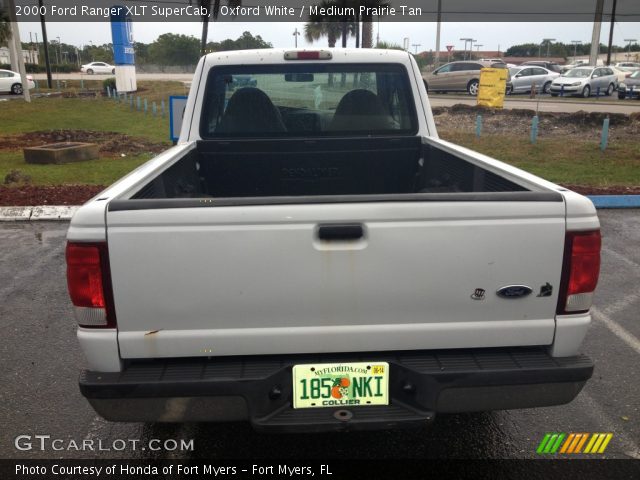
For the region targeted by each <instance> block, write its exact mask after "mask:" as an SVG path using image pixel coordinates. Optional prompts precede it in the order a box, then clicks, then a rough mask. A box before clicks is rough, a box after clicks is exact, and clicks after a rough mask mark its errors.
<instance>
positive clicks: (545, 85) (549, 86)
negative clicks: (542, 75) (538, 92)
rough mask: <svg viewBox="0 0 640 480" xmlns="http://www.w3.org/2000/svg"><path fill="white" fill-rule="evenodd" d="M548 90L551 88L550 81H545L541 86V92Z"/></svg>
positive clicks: (547, 91)
mask: <svg viewBox="0 0 640 480" xmlns="http://www.w3.org/2000/svg"><path fill="white" fill-rule="evenodd" d="M549 90H551V82H547V83H545V84H544V86H543V87H542V93H549Z"/></svg>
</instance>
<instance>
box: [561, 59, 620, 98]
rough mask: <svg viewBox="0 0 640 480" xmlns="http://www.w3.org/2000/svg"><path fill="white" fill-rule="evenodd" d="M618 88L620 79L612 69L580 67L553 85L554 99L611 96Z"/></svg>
mask: <svg viewBox="0 0 640 480" xmlns="http://www.w3.org/2000/svg"><path fill="white" fill-rule="evenodd" d="M617 86H618V77H617V76H616V74H615V73H614V72H613V70H612V69H611V68H610V67H578V68H574V69H572V70H569V71H568V72H566V73H563V74H562V75H561V76H560V77H558V78H556V79H555V80H554V81H553V83H552V84H551V88H550V90H549V91H550V93H551V96H552V97H557V96H558V95H578V96H582V97H585V98H588V97H590V96H591V95H593V94H600V95H607V96H610V95H611V94H612V93H613V92H614V91H615V89H616V88H617Z"/></svg>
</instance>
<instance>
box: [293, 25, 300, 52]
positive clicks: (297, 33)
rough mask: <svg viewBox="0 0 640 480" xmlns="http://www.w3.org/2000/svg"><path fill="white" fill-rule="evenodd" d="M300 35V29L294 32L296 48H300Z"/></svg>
mask: <svg viewBox="0 0 640 480" xmlns="http://www.w3.org/2000/svg"><path fill="white" fill-rule="evenodd" d="M299 35H300V32H299V31H298V27H296V29H295V30H294V31H293V38H295V39H296V48H298V36H299Z"/></svg>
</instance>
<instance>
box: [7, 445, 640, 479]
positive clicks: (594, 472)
mask: <svg viewBox="0 0 640 480" xmlns="http://www.w3.org/2000/svg"><path fill="white" fill-rule="evenodd" d="M274 441H277V439H275V437H274ZM336 441H338V440H336ZM0 478H2V480H35V479H40V480H50V479H55V480H67V479H68V480H72V479H73V480H90V479H91V480H96V479H97V480H121V479H129V480H130V479H142V478H144V479H147V480H169V479H202V478H232V479H238V480H245V479H263V480H267V479H285V478H287V479H303V478H304V479H307V478H314V479H325V480H339V479H343V478H344V479H349V480H358V479H362V480H364V479H366V480H375V479H393V480H396V479H397V480H412V479H427V478H437V479H439V480H442V479H448V478H455V479H460V480H462V479H474V480H480V479H492V480H494V479H518V480H528V479H536V480H538V479H545V480H548V479H554V478H562V479H563V480H564V479H574V478H579V479H581V480H591V479H598V480H607V479H615V480H637V479H638V478H640V460H583V459H566V460H546V459H539V460H486V461H480V460H458V461H455V460H446V461H444V460H443V461H440V460H430V461H429V460H402V459H398V460H284V459H283V460H256V461H246V460H237V461H234V460H220V459H200V460H190V459H186V460H0Z"/></svg>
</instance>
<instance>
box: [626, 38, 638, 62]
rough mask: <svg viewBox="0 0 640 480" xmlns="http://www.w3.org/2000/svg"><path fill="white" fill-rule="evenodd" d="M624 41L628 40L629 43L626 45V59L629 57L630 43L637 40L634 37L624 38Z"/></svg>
mask: <svg viewBox="0 0 640 480" xmlns="http://www.w3.org/2000/svg"><path fill="white" fill-rule="evenodd" d="M624 41H625V42H629V45H628V47H627V61H628V60H629V59H630V58H631V44H632V43H633V42H637V41H638V40H636V39H635V38H625V39H624Z"/></svg>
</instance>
